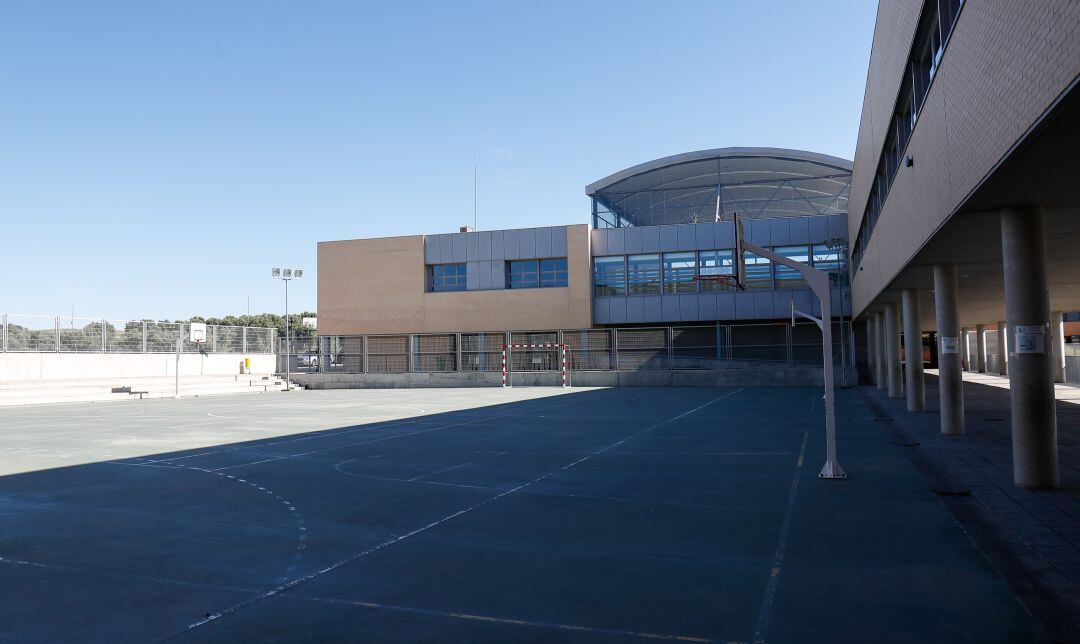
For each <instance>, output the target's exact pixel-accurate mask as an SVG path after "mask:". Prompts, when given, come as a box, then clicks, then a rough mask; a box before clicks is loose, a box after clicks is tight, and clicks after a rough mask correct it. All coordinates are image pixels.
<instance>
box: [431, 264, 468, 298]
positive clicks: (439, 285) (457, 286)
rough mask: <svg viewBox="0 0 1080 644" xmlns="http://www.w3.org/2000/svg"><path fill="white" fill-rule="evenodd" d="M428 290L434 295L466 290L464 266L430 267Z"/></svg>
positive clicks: (444, 265)
mask: <svg viewBox="0 0 1080 644" xmlns="http://www.w3.org/2000/svg"><path fill="white" fill-rule="evenodd" d="M428 290H429V291H432V292H434V293H444V292H447V291H464V290H465V265H464V264H432V265H430V266H428Z"/></svg>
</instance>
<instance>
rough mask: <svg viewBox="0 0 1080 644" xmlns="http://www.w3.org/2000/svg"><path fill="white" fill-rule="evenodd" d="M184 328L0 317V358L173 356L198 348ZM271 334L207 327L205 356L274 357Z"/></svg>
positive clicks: (184, 324) (61, 318)
mask: <svg viewBox="0 0 1080 644" xmlns="http://www.w3.org/2000/svg"><path fill="white" fill-rule="evenodd" d="M190 335H191V324H190V323H188V322H153V321H150V320H110V319H102V320H97V319H90V318H73V317H64V316H45V315H10V314H3V315H0V352H5V353H31V352H36V353H174V352H175V351H176V340H177V339H180V338H182V339H183V340H184V344H183V351H184V352H185V353H195V352H197V351H198V350H199V348H198V347H197V346H196V345H195V344H194V343H193V342H191V340H190ZM274 335H275V334H274V329H271V328H266V327H240V326H218V325H207V327H206V344H205V345H203V347H202V350H203V351H206V352H207V353H273V352H274Z"/></svg>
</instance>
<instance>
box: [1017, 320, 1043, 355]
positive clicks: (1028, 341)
mask: <svg viewBox="0 0 1080 644" xmlns="http://www.w3.org/2000/svg"><path fill="white" fill-rule="evenodd" d="M1045 337H1046V336H1045V329H1044V328H1043V325H1041V324H1027V325H1025V324H1018V325H1016V345H1015V346H1016V353H1045V351H1046V342H1045V339H1044V338H1045Z"/></svg>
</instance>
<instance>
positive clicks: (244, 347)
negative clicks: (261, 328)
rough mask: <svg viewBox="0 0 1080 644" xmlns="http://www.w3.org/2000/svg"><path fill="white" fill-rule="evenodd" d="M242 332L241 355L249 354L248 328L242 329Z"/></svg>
mask: <svg viewBox="0 0 1080 644" xmlns="http://www.w3.org/2000/svg"><path fill="white" fill-rule="evenodd" d="M241 329H242V330H241V331H240V353H247V327H246V326H245V327H241Z"/></svg>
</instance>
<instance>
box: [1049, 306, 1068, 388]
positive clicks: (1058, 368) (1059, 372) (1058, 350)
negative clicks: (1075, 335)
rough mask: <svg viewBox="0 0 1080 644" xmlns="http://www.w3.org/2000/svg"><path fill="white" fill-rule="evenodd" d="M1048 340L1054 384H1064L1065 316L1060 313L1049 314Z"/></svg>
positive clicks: (1052, 312)
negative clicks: (1050, 341) (1052, 358)
mask: <svg viewBox="0 0 1080 644" xmlns="http://www.w3.org/2000/svg"><path fill="white" fill-rule="evenodd" d="M1050 338H1051V340H1053V342H1052V343H1051V346H1052V349H1051V350H1052V351H1053V356H1054V362H1053V363H1052V364H1053V367H1052V368H1053V370H1054V382H1065V315H1064V314H1063V313H1062V312H1061V311H1051V312H1050Z"/></svg>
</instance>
